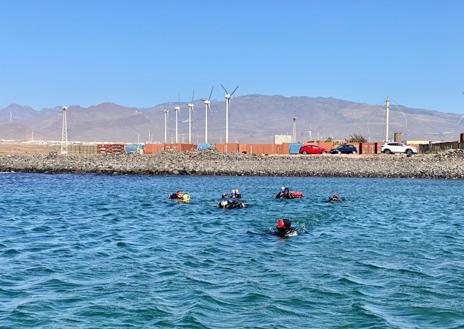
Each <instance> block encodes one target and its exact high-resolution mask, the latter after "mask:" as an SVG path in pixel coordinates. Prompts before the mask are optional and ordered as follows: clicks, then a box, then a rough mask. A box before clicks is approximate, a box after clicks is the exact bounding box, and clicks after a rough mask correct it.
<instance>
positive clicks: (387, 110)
mask: <svg viewBox="0 0 464 329" xmlns="http://www.w3.org/2000/svg"><path fill="white" fill-rule="evenodd" d="M389 120H390V97H387V99H386V100H385V143H388V124H389Z"/></svg>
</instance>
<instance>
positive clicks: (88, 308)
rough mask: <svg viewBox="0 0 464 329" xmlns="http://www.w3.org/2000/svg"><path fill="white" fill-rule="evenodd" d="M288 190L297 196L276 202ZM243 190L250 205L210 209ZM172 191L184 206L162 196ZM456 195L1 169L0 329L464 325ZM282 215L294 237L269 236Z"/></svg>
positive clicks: (372, 185) (380, 186) (462, 244)
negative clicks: (184, 197)
mask: <svg viewBox="0 0 464 329" xmlns="http://www.w3.org/2000/svg"><path fill="white" fill-rule="evenodd" d="M282 185H286V186H289V187H290V188H291V189H292V190H298V191H302V192H303V193H304V194H305V197H304V198H303V199H301V200H284V201H279V200H275V199H274V195H275V193H276V192H277V191H278V190H279V188H280V187H281V186H282ZM236 187H238V188H240V189H241V191H242V193H243V196H244V200H246V201H247V202H248V203H249V205H250V207H249V208H246V209H233V210H221V209H218V208H217V203H218V200H219V199H218V198H219V196H220V195H221V193H222V192H228V191H229V190H230V189H232V188H236ZM178 189H183V190H184V191H186V192H189V193H190V194H191V203H190V204H178V203H176V202H174V201H170V200H167V196H168V194H170V193H171V192H173V191H176V190H178ZM335 191H338V192H340V194H341V195H342V196H344V197H346V198H347V200H346V201H345V202H343V203H340V204H330V203H328V202H326V199H327V196H328V195H329V194H330V193H332V192H335ZM463 191H464V181H444V180H406V179H402V180H399V179H388V180H386V179H344V178H285V177H280V178H275V177H186V176H185V177H184V176H182V177H148V176H98V175H43V174H0V328H31V327H43V328H463V327H464V203H463V196H462V195H463V194H462V193H463ZM278 217H284V218H285V217H286V218H289V219H290V220H291V221H292V222H293V224H294V225H295V226H297V227H299V228H300V230H301V231H302V232H301V234H300V235H298V236H296V237H292V238H288V239H282V238H279V237H277V236H275V235H273V234H272V232H273V227H274V225H275V222H276V219H277V218H278Z"/></svg>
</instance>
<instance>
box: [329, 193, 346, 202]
mask: <svg viewBox="0 0 464 329" xmlns="http://www.w3.org/2000/svg"><path fill="white" fill-rule="evenodd" d="M342 200H343V199H342V198H341V197H340V194H338V192H335V193H334V194H332V195H331V196H329V202H340V201H342Z"/></svg>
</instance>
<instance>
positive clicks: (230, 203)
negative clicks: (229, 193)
mask: <svg viewBox="0 0 464 329" xmlns="http://www.w3.org/2000/svg"><path fill="white" fill-rule="evenodd" d="M219 207H220V208H227V209H234V208H245V207H246V204H245V203H243V202H240V201H236V200H232V201H230V200H228V201H227V204H226V205H222V204H221V202H219Z"/></svg>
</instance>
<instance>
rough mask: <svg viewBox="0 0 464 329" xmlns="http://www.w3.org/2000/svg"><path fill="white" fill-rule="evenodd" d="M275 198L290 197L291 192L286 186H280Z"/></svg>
mask: <svg viewBox="0 0 464 329" xmlns="http://www.w3.org/2000/svg"><path fill="white" fill-rule="evenodd" d="M276 199H291V194H290V190H289V189H288V187H285V186H282V187H281V188H280V191H279V193H277V195H276Z"/></svg>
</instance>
